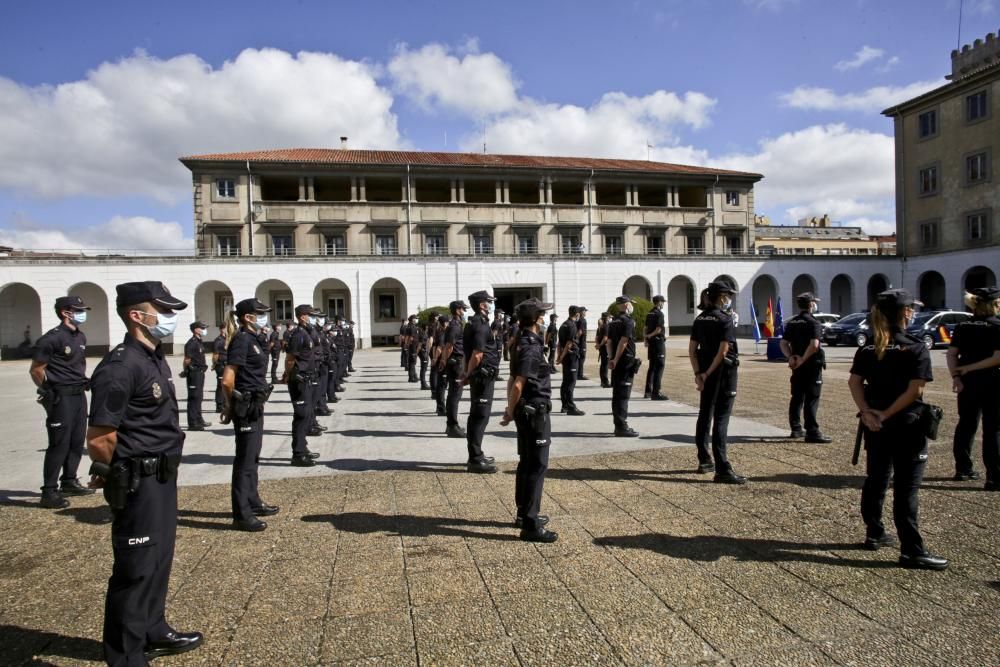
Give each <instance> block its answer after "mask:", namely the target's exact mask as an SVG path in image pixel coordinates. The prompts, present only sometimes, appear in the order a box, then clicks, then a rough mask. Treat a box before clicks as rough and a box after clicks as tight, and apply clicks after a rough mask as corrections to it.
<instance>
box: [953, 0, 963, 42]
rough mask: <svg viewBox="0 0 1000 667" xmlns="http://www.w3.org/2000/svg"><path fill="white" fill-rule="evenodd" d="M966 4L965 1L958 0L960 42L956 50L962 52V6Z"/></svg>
mask: <svg viewBox="0 0 1000 667" xmlns="http://www.w3.org/2000/svg"><path fill="white" fill-rule="evenodd" d="M964 4H965V0H958V40H957V42H956V44H955V49H957V50H959V51H961V50H962V5H964Z"/></svg>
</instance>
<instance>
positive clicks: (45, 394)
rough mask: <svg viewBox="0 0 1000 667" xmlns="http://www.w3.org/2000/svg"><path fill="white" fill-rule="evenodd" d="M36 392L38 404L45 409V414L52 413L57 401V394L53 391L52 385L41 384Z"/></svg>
mask: <svg viewBox="0 0 1000 667" xmlns="http://www.w3.org/2000/svg"><path fill="white" fill-rule="evenodd" d="M36 393H37V394H38V398H37V399H36V400H37V401H38V404H39V405H41V406H42V407H43V408H44V409H45V414H46V415H49V414H51V413H52V408H54V407H55V406H56V404H57V403H58V402H59V394H57V393H56V392H55V391H53V389H52V386H51V385H49V384H48V383H46V384H43V385H42V386H41V387H39V388H38V389H37V390H36Z"/></svg>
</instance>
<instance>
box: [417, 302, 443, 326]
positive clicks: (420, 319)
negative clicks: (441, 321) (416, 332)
mask: <svg viewBox="0 0 1000 667" xmlns="http://www.w3.org/2000/svg"><path fill="white" fill-rule="evenodd" d="M438 315H448V316H449V317H450V316H451V311H450V310H448V306H431V307H430V308H424V309H423V310H421V311H420V312H419V313H417V324H419V325H420V326H424V325H426V324H427V322H429V321H430V319H431V317H435V318H436V317H437V316H438Z"/></svg>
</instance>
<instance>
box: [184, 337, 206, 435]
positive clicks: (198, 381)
mask: <svg viewBox="0 0 1000 667" xmlns="http://www.w3.org/2000/svg"><path fill="white" fill-rule="evenodd" d="M207 328H208V325H207V324H205V323H204V322H202V321H201V320H195V321H194V322H192V323H191V338H189V339H188V342H187V343H185V344H184V370H183V371H182V373H181V377H183V378H186V379H187V422H188V430H189V431H204V430H205V427H206V426H211V424H210V423H209V422H206V421H205V419H204V417H202V415H201V402H202V400H203V399H204V397H205V371H207V370H208V364H206V363H205V343H204V342H203V340H202V336H204V335H205V329H207Z"/></svg>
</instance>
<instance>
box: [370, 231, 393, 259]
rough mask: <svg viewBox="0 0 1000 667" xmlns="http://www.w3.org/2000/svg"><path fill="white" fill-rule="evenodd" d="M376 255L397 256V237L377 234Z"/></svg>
mask: <svg viewBox="0 0 1000 667" xmlns="http://www.w3.org/2000/svg"><path fill="white" fill-rule="evenodd" d="M375 254H376V255H395V254H397V252H396V235H395V234H376V235H375Z"/></svg>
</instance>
